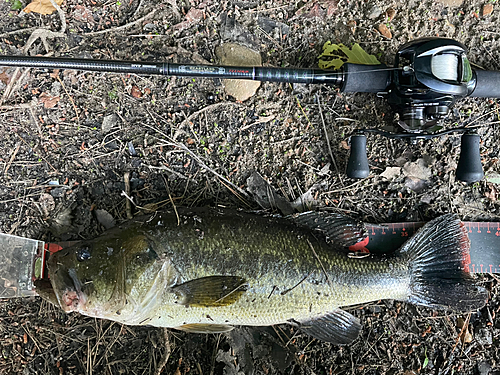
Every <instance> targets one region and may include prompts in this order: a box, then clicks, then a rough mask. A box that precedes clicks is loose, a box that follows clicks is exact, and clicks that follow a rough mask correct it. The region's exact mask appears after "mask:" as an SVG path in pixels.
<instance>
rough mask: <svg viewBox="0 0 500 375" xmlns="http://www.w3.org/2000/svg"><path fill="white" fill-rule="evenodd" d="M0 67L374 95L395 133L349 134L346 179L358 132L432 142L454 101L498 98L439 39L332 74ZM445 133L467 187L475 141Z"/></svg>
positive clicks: (37, 63) (48, 62)
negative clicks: (457, 140)
mask: <svg viewBox="0 0 500 375" xmlns="http://www.w3.org/2000/svg"><path fill="white" fill-rule="evenodd" d="M0 66H14V67H31V68H44V69H75V70H86V71H99V72H114V73H135V74H147V75H162V76H180V77H201V78H221V79H226V78H230V79H248V80H255V81H269V82H288V83H310V84H328V85H331V86H333V87H336V88H338V89H339V91H340V92H346V93H358V92H359V93H375V94H377V95H378V96H380V97H383V98H385V99H386V100H387V101H388V103H389V105H390V106H391V107H392V108H393V110H394V111H395V112H396V113H398V114H399V121H398V122H397V124H398V131H397V132H394V133H388V132H382V131H374V130H373V129H359V130H357V131H356V132H355V133H354V134H353V135H352V136H351V153H350V156H349V160H348V163H347V170H346V173H347V175H348V176H349V177H351V178H365V177H367V176H368V175H369V172H370V169H369V164H368V159H367V155H366V133H374V132H375V133H377V134H380V135H383V136H389V137H390V138H395V139H406V140H409V141H410V142H412V143H414V142H416V141H418V140H422V139H431V138H434V137H439V136H442V135H443V134H444V133H450V132H444V133H443V132H433V131H432V128H433V127H435V125H436V124H437V123H438V122H439V121H440V120H442V119H443V118H444V117H446V116H447V115H448V113H449V112H450V109H451V108H452V106H453V105H454V104H455V102H456V101H457V100H459V99H461V98H465V97H468V96H470V97H477V98H500V71H485V70H473V69H472V68H471V65H470V63H469V60H468V59H467V51H466V48H465V46H464V45H462V44H461V43H459V42H457V41H455V40H452V39H445V38H423V39H417V40H415V41H412V42H410V43H408V44H405V45H404V46H402V47H401V48H400V49H399V50H398V51H397V53H396V56H395V64H394V67H387V66H386V65H384V64H376V65H362V64H352V63H346V64H344V65H343V66H342V67H341V68H340V69H339V70H336V71H328V70H321V69H294V68H272V67H257V66H254V67H248V66H217V65H198V64H173V63H166V62H160V63H154V62H134V61H114V60H93V59H72V58H50V57H28V56H0ZM451 132H455V133H457V132H458V133H462V139H461V151H460V158H459V162H458V166H457V171H456V176H457V179H458V180H461V181H465V182H467V183H471V182H475V181H479V180H481V179H482V178H483V176H484V172H483V168H482V165H481V156H480V153H479V141H480V139H479V135H478V134H477V133H476V132H475V130H474V129H471V128H465V127H464V128H457V129H453V130H452V131H451Z"/></svg>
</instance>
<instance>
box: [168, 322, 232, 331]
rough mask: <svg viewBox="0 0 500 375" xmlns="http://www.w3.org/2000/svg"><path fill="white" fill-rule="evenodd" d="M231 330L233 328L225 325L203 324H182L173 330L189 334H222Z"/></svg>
mask: <svg viewBox="0 0 500 375" xmlns="http://www.w3.org/2000/svg"><path fill="white" fill-rule="evenodd" d="M233 328H234V327H232V326H228V325H225V324H203V323H193V324H184V325H182V326H180V327H175V329H178V330H181V331H185V332H191V333H222V332H229V331H231V330H232V329H233Z"/></svg>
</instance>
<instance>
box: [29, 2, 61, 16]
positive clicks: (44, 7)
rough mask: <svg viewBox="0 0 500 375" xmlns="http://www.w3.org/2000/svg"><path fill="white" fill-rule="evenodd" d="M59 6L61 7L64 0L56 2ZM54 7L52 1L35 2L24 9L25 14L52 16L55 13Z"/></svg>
mask: <svg viewBox="0 0 500 375" xmlns="http://www.w3.org/2000/svg"><path fill="white" fill-rule="evenodd" d="M54 1H55V3H56V4H57V5H61V4H62V3H63V1H64V0H54ZM54 10H56V8H54V6H53V5H52V3H51V2H50V0H33V1H32V2H31V3H30V4H28V6H27V7H26V8H24V9H23V12H24V13H30V12H35V13H40V14H52V13H54Z"/></svg>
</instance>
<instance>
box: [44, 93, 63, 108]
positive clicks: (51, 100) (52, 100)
mask: <svg viewBox="0 0 500 375" xmlns="http://www.w3.org/2000/svg"><path fill="white" fill-rule="evenodd" d="M38 100H39V101H40V103H43V106H44V107H45V108H54V107H55V106H56V104H57V102H58V101H59V100H61V98H60V97H59V96H51V95H49V94H47V93H45V92H43V93H42V95H40V96H39V98H38Z"/></svg>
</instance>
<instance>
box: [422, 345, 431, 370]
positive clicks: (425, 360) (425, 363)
mask: <svg viewBox="0 0 500 375" xmlns="http://www.w3.org/2000/svg"><path fill="white" fill-rule="evenodd" d="M424 355H425V359H424V363H423V364H422V370H423V369H424V368H426V367H427V365H428V364H429V357H427V348H425V351H424Z"/></svg>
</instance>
